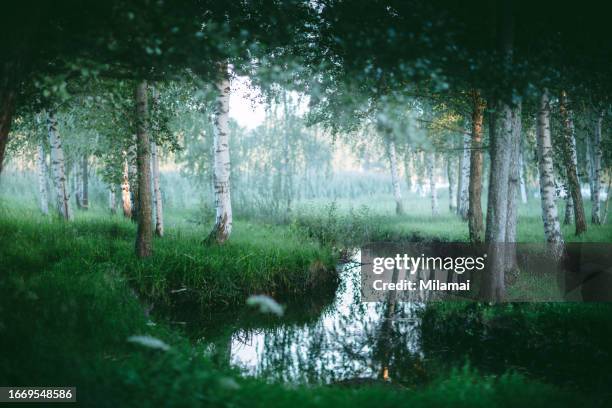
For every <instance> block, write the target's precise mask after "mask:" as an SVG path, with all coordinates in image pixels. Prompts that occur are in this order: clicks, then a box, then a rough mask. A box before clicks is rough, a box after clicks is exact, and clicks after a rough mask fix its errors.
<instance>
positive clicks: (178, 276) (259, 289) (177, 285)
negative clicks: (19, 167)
mask: <svg viewBox="0 0 612 408" xmlns="http://www.w3.org/2000/svg"><path fill="white" fill-rule="evenodd" d="M234 229H235V233H234V234H233V235H232V239H231V241H230V242H229V243H227V244H225V245H223V246H218V245H210V246H208V245H204V244H203V243H202V242H203V238H204V237H206V234H207V231H208V229H207V227H206V226H201V225H194V224H192V225H189V224H185V223H183V224H181V225H180V226H177V227H174V228H168V229H167V234H166V236H165V237H164V238H162V239H155V241H154V253H153V256H152V257H150V258H149V259H146V260H144V261H143V260H138V259H136V258H135V256H134V237H135V233H136V228H135V225H134V224H133V223H132V222H130V221H127V220H124V219H123V217H120V216H114V217H113V216H110V215H100V214H95V213H94V212H90V213H80V214H79V215H78V217H77V219H76V220H75V221H73V222H70V223H62V222H59V221H57V220H54V219H53V217H47V218H45V217H43V216H41V215H39V214H37V213H36V211H35V210H22V209H20V210H7V209H6V207H4V213H3V217H2V218H0V230H1V231H2V236H1V237H0V245H1V246H2V261H3V262H2V264H3V265H4V267H5V268H7V269H8V270H11V269H13V270H14V271H15V272H19V273H20V274H22V275H23V276H29V275H35V274H37V273H39V272H41V271H44V270H47V271H49V270H54V271H65V270H71V271H74V273H75V274H76V275H77V276H78V275H80V274H86V273H89V272H90V271H92V270H97V271H101V272H102V273H105V274H106V275H109V276H117V277H120V278H121V279H125V280H127V282H128V283H129V284H130V286H131V287H133V288H134V289H135V290H136V291H137V292H138V293H140V294H142V295H144V296H145V297H147V298H149V299H150V300H152V301H155V302H160V301H163V302H165V303H172V302H194V303H196V304H198V305H200V306H202V307H224V306H229V305H237V304H243V303H244V300H245V299H246V297H247V296H248V295H249V294H254V293H267V294H270V295H275V296H280V297H291V296H303V295H305V294H307V293H309V292H312V291H314V290H317V291H319V290H321V287H322V286H324V285H327V286H331V287H332V289H331V290H332V291H333V288H334V287H335V286H334V284H335V283H336V281H337V274H336V272H335V264H336V258H335V256H334V255H333V253H332V251H331V249H330V248H327V247H323V246H321V245H319V244H318V243H316V242H314V241H312V240H309V239H305V238H304V237H303V236H300V235H299V234H297V233H296V232H295V231H292V230H290V229H289V228H288V227H286V226H269V225H264V224H261V223H257V222H246V221H238V222H236V223H235V225H234ZM173 293H174V294H173Z"/></svg>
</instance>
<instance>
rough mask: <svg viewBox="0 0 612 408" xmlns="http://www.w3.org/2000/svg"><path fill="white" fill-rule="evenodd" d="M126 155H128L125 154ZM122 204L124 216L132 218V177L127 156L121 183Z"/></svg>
mask: <svg viewBox="0 0 612 408" xmlns="http://www.w3.org/2000/svg"><path fill="white" fill-rule="evenodd" d="M124 156H126V155H125V154H124ZM121 206H122V208H123V216H124V217H125V218H132V193H131V192H130V177H129V165H128V161H127V157H126V158H125V160H124V162H123V182H122V183H121Z"/></svg>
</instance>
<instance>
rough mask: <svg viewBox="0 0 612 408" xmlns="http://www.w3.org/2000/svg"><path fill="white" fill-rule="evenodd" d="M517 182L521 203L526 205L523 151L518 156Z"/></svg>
mask: <svg viewBox="0 0 612 408" xmlns="http://www.w3.org/2000/svg"><path fill="white" fill-rule="evenodd" d="M519 182H520V188H521V202H522V203H523V204H527V182H526V181H525V161H524V159H523V150H522V149H521V152H520V154H519Z"/></svg>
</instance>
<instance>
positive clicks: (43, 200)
mask: <svg viewBox="0 0 612 408" xmlns="http://www.w3.org/2000/svg"><path fill="white" fill-rule="evenodd" d="M36 165H37V166H36V167H37V169H38V193H39V198H40V211H42V213H43V214H44V215H48V214H49V194H48V192H47V163H46V160H45V150H44V148H43V145H42V142H41V143H39V144H38V154H37V157H36Z"/></svg>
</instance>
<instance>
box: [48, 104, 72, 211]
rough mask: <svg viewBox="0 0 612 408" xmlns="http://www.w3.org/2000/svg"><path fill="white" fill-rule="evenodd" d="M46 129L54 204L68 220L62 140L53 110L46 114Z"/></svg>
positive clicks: (68, 198) (68, 209)
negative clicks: (53, 188)
mask: <svg viewBox="0 0 612 408" xmlns="http://www.w3.org/2000/svg"><path fill="white" fill-rule="evenodd" d="M47 130H48V133H49V144H50V145H51V169H52V171H53V183H54V186H55V195H56V206H57V210H58V213H59V215H60V217H61V218H62V219H64V220H66V221H69V220H71V219H72V209H71V207H70V193H69V191H68V185H67V184H68V180H67V179H66V170H65V161H64V151H63V149H62V140H61V138H60V135H59V133H58V130H57V119H56V117H55V113H53V112H49V113H48V114H47Z"/></svg>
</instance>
